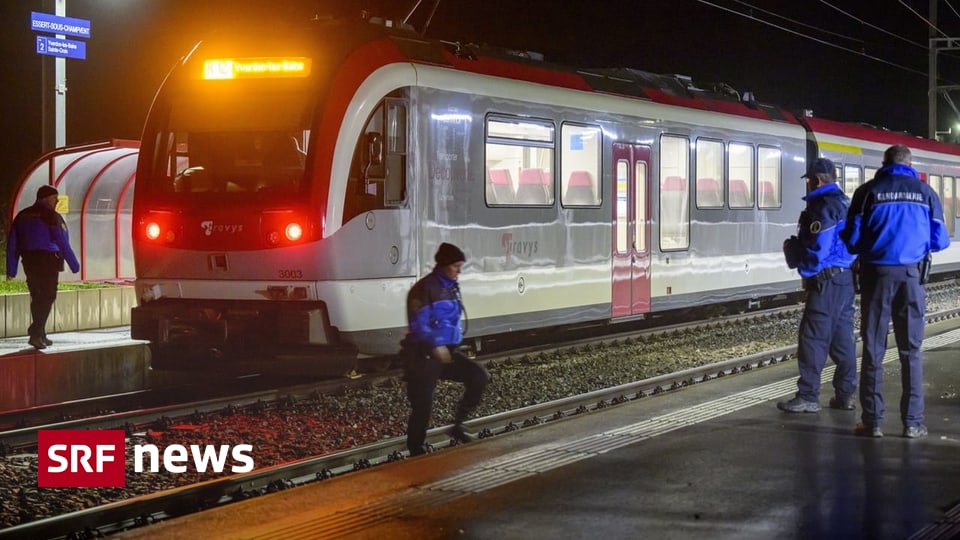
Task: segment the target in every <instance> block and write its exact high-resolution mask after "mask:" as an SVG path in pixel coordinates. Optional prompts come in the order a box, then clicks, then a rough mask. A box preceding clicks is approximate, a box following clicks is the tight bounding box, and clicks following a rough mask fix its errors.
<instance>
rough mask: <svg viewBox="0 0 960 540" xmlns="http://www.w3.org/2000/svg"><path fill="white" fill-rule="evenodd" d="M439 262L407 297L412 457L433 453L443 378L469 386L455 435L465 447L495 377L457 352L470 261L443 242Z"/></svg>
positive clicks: (405, 352)
mask: <svg viewBox="0 0 960 540" xmlns="http://www.w3.org/2000/svg"><path fill="white" fill-rule="evenodd" d="M434 261H435V262H436V266H435V267H434V268H433V271H432V272H431V273H430V274H428V275H426V276H424V277H423V278H422V279H420V281H418V282H417V283H415V284H414V286H413V287H412V288H411V289H410V292H409V293H408V294H407V322H408V326H409V332H408V334H407V336H406V338H405V339H404V341H403V344H402V345H403V351H402V353H401V354H402V355H403V356H404V357H405V359H406V374H405V378H406V381H407V398H408V399H409V400H410V406H411V409H412V410H411V412H410V420H409V422H408V423H407V448H408V449H409V450H410V455H411V456H416V455H420V454H423V453H425V452H426V451H427V450H426V447H425V442H426V437H427V425H428V424H429V423H430V415H431V411H432V409H433V395H434V391H435V390H436V386H437V380H438V379H444V380H452V381H457V382H461V383H463V384H464V393H463V397H462V399H461V400H460V404H459V405H458V406H457V410H456V413H455V415H454V419H453V421H454V424H453V428H452V429H451V431H450V435H451V436H452V437H453V438H454V439H456V440H458V441H460V442H463V443H465V442H469V441H471V440H473V436H472V435H470V434H469V433H467V431H466V430H465V429H464V426H463V422H464V421H465V420H466V419H467V416H469V414H470V413H471V412H472V411H473V410H474V408H476V406H477V405H479V404H480V397H481V395H482V394H483V389H484V387H486V385H487V381H489V379H490V376H489V375H488V374H487V371H486V370H485V369H484V368H483V366H481V365H479V364H477V363H476V362H474V361H472V360H470V359H469V358H467V357H466V356H465V355H464V354H463V353H461V352H459V351H457V350H456V349H455V347H456V346H457V345H459V344H460V342H461V341H462V340H463V330H462V328H461V326H460V317H461V313H462V312H463V306H462V304H461V300H460V287H459V285H458V284H457V278H458V276H459V275H460V271H461V270H462V269H463V264H464V262H465V261H466V257H465V256H464V254H463V251H461V250H460V248H458V247H457V246H455V245H453V244H448V243H442V244H440V247H439V248H438V249H437V252H436V254H435V255H434Z"/></svg>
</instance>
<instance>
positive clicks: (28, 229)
mask: <svg viewBox="0 0 960 540" xmlns="http://www.w3.org/2000/svg"><path fill="white" fill-rule="evenodd" d="M58 197H59V193H57V190H56V188H54V187H53V186H48V185H44V186H40V189H38V190H37V201H36V202H35V203H33V206H29V207H27V208H24V209H23V210H21V211H20V213H18V214H17V217H16V218H14V220H13V224H12V225H11V227H10V235H9V236H8V237H7V279H14V278H16V277H17V266H18V262H19V260H20V259H23V273H24V274H26V276H27V288H28V289H29V290H30V317H31V320H30V328H29V329H28V333H29V334H30V340H29V342H28V343H30V345H31V346H33V347H34V348H37V349H45V348H47V346H48V345H52V344H53V342H52V341H50V339H48V338H47V332H46V328H45V327H46V326H47V318H49V317H50V310H51V309H52V308H53V302H54V300H56V299H57V283H58V281H59V276H60V272H61V271H62V270H63V263H64V261H66V263H67V264H68V265H69V266H70V271H71V272H73V273H74V274H76V273H77V272H79V271H80V261H78V260H77V256H76V255H75V254H74V253H73V249H71V248H70V235H69V234H68V233H67V223H66V222H65V221H64V220H63V217H62V216H61V215H60V214H58V213H57V211H56V208H57V198H58Z"/></svg>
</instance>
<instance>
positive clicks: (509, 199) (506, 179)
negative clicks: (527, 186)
mask: <svg viewBox="0 0 960 540" xmlns="http://www.w3.org/2000/svg"><path fill="white" fill-rule="evenodd" d="M488 188H489V189H488V190H487V202H488V203H490V204H513V202H514V200H515V198H516V194H515V193H514V192H513V178H511V177H510V171H509V170H507V169H490V184H489V185H488Z"/></svg>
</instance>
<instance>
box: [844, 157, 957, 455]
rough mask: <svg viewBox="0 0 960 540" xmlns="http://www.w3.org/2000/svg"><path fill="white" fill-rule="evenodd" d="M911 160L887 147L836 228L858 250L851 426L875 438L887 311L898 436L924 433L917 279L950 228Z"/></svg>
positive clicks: (921, 296)
mask: <svg viewBox="0 0 960 540" xmlns="http://www.w3.org/2000/svg"><path fill="white" fill-rule="evenodd" d="M912 163H913V155H912V153H911V151H910V149H909V148H907V147H906V146H903V145H899V144H898V145H894V146H891V147H890V148H887V150H886V151H885V152H884V153H883V166H882V167H881V168H880V170H878V171H877V173H876V175H875V176H874V178H873V179H872V180H870V181H868V182H866V183H864V184H863V185H862V186H860V187H858V188H857V190H856V191H855V192H854V193H853V200H852V201H851V203H850V212H849V214H848V217H847V221H848V222H849V227H848V228H847V229H845V230H844V231H843V233H842V235H841V236H842V238H843V240H844V242H846V244H847V246H848V247H849V248H850V250H851V251H853V252H854V253H856V254H857V255H858V257H859V261H858V262H859V267H860V336H861V337H862V338H863V359H862V362H861V366H860V406H861V407H862V411H861V415H860V420H861V421H860V423H858V424H857V425H856V427H854V433H856V434H857V435H861V436H865V437H883V427H882V426H883V416H884V413H885V412H886V411H885V408H884V402H883V394H882V392H881V390H882V387H883V355H884V352H885V351H886V349H887V331H888V327H889V324H890V320H891V318H892V319H893V331H894V335H895V337H896V342H897V351H898V352H899V356H900V366H901V375H900V382H901V385H902V390H901V394H900V420H901V422H902V423H903V436H904V437H907V438H909V439H915V438H919V437H925V436H926V435H927V427H926V425H925V424H924V404H923V353H922V352H921V350H920V346H921V345H922V344H923V333H924V324H925V322H926V321H925V319H924V313H925V312H926V301H927V298H926V290H925V289H924V287H923V285H924V284H925V283H926V281H927V278H928V273H929V271H930V261H931V258H930V253H932V252H937V251H941V250H943V249H946V248H947V247H949V246H950V234H949V232H948V231H947V228H946V226H945V225H944V219H943V206H942V205H941V203H940V199H939V198H938V197H937V193H936V192H935V191H934V190H933V188H931V187H930V186H929V185H927V184H926V183H925V182H923V181H921V180H920V175H919V174H918V173H917V171H916V169H914V168H913V167H912Z"/></svg>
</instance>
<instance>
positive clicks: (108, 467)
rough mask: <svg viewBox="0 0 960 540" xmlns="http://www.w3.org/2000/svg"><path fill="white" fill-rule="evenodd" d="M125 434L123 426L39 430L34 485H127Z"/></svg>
mask: <svg viewBox="0 0 960 540" xmlns="http://www.w3.org/2000/svg"><path fill="white" fill-rule="evenodd" d="M124 435H125V434H124V432H123V430H122V429H105V430H91V431H85V430H41V431H38V432H37V458H38V464H39V470H38V471H37V486H38V487H42V488H44V487H124V486H126V483H127V478H126V460H125V452H124V450H125V445H124Z"/></svg>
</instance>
